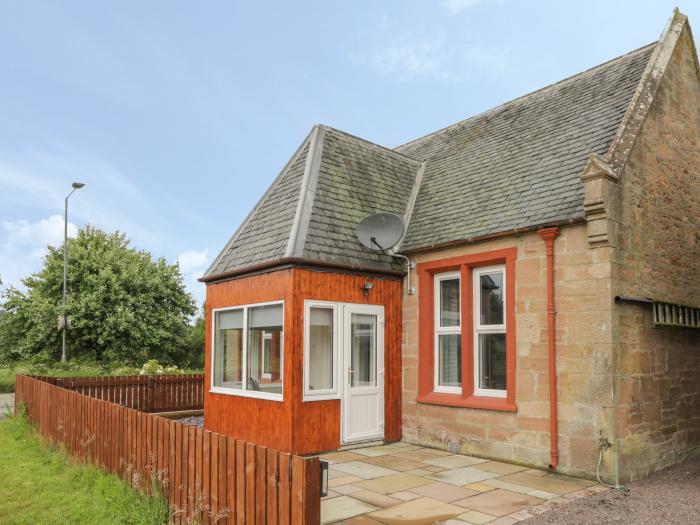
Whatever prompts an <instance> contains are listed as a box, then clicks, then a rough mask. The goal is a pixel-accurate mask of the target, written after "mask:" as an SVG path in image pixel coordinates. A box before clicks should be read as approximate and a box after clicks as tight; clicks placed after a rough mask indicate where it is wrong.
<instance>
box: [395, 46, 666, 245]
mask: <svg viewBox="0 0 700 525" xmlns="http://www.w3.org/2000/svg"><path fill="white" fill-rule="evenodd" d="M654 45H655V44H651V45H648V46H646V47H643V48H641V49H638V50H636V51H633V52H632V53H629V54H627V55H624V56H622V57H619V58H617V59H614V60H611V61H610V62H607V63H605V64H602V65H600V66H597V67H595V68H593V69H590V70H588V71H586V72H584V73H580V74H578V75H576V76H574V77H571V78H569V79H566V80H563V81H561V82H558V83H556V84H553V85H551V86H548V87H546V88H543V89H541V90H539V91H536V92H534V93H531V94H529V95H526V96H524V97H521V98H518V99H515V100H513V101H511V102H508V103H506V104H503V105H502V106H498V107H496V108H494V109H492V110H490V111H487V112H485V113H482V114H481V115H477V116H475V117H472V118H470V119H467V120H464V121H462V122H460V123H458V124H455V125H453V126H450V127H448V128H446V129H443V130H441V131H438V132H436V133H433V134H431V135H428V136H426V137H423V138H421V139H418V140H416V141H413V142H410V143H408V144H405V145H403V146H400V147H399V148H397V151H400V152H401V153H403V154H405V155H408V156H410V157H413V158H416V159H418V160H421V161H424V162H425V173H424V175H423V182H422V184H421V187H420V191H419V193H418V198H417V200H416V204H415V208H414V210H413V213H412V216H411V222H410V225H409V228H408V232H407V233H406V236H405V238H404V240H403V242H402V244H401V249H403V250H411V249H416V248H426V247H430V246H434V245H439V244H445V243H449V242H452V241H458V240H466V239H469V238H472V237H480V236H483V235H488V234H492V233H498V232H504V231H510V230H514V229H516V228H527V227H531V226H535V225H540V224H547V223H554V222H563V221H566V220H569V219H577V218H581V217H583V183H582V182H581V178H580V175H581V171H582V170H583V167H584V165H585V164H586V161H587V159H588V156H589V154H590V153H597V154H600V155H603V154H604V153H605V152H606V151H607V149H608V147H609V146H610V144H611V142H612V139H613V137H614V136H615V133H616V131H617V129H618V127H619V125H620V122H621V121H622V117H623V116H624V114H625V111H626V109H627V107H628V106H629V103H630V100H631V99H632V95H633V94H634V92H635V89H636V87H637V85H638V83H639V80H640V78H641V76H642V73H643V71H644V68H645V67H646V65H647V63H648V62H649V58H650V56H651V54H652V51H653V49H654Z"/></svg>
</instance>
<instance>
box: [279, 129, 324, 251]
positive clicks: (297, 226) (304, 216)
mask: <svg viewBox="0 0 700 525" xmlns="http://www.w3.org/2000/svg"><path fill="white" fill-rule="evenodd" d="M325 133H326V130H325V128H324V127H323V126H321V125H320V124H316V125H315V126H314V128H313V131H312V135H311V137H310V138H309V153H308V154H307V155H306V166H304V175H303V176H302V179H301V187H300V188H299V201H298V202H297V209H296V212H295V213H294V222H292V229H291V231H290V232H289V243H288V244H287V249H286V252H285V256H286V257H294V256H298V257H301V255H302V253H303V251H304V245H305V244H306V235H307V233H308V231H309V221H310V220H311V212H312V210H313V206H314V199H315V196H316V186H317V183H318V173H319V167H320V165H321V155H322V153H323V140H324V138H325Z"/></svg>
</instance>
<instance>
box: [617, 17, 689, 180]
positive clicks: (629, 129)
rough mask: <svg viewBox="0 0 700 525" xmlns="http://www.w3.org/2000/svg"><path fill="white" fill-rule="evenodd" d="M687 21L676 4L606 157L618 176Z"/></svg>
mask: <svg viewBox="0 0 700 525" xmlns="http://www.w3.org/2000/svg"><path fill="white" fill-rule="evenodd" d="M687 24H688V17H687V16H685V15H684V14H683V13H681V12H680V11H679V10H678V8H677V7H676V8H675V9H674V10H673V15H671V18H670V19H669V21H668V23H667V24H666V27H665V28H664V31H663V33H662V34H661V38H660V39H659V41H658V42H657V44H656V48H655V49H654V51H653V53H652V55H651V57H650V58H649V62H648V63H647V66H646V68H645V69H644V72H643V73H642V77H641V78H640V80H639V83H638V84H637V89H636V90H635V92H634V95H632V100H631V101H630V103H629V106H628V107H627V111H626V112H625V115H624V117H622V121H621V122H620V126H619V127H618V129H617V133H616V134H615V137H614V138H613V140H612V143H611V144H610V148H609V149H608V151H607V153H606V154H605V155H604V157H603V158H604V159H605V160H606V161H607V162H608V164H609V165H610V166H611V167H612V169H613V170H615V172H616V173H617V174H618V175H619V174H620V173H621V172H622V169H623V167H624V166H625V163H626V162H627V159H628V158H629V155H630V152H631V150H632V146H633V145H634V142H635V140H636V139H637V134H638V133H639V131H640V130H641V128H642V124H643V123H644V120H645V119H646V116H647V113H648V112H649V108H650V107H651V104H652V102H653V101H654V97H655V96H656V93H657V91H658V89H659V86H660V85H661V81H662V79H663V77H664V73H665V72H666V68H667V67H668V64H669V63H670V61H671V56H672V55H673V51H674V49H675V47H676V44H677V43H678V40H679V38H680V35H681V33H682V32H683V29H684V28H685V27H686V25H687Z"/></svg>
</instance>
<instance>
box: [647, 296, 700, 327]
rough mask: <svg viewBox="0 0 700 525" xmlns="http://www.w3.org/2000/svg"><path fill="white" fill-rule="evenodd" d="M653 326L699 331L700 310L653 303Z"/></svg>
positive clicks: (657, 302)
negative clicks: (695, 329) (696, 329)
mask: <svg viewBox="0 0 700 525" xmlns="http://www.w3.org/2000/svg"><path fill="white" fill-rule="evenodd" d="M654 325H655V326H676V327H681V328H698V329H700V308H692V307H690V306H680V305H677V304H670V303H662V302H659V301H654Z"/></svg>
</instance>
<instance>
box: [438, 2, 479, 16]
mask: <svg viewBox="0 0 700 525" xmlns="http://www.w3.org/2000/svg"><path fill="white" fill-rule="evenodd" d="M482 2H484V0H443V2H442V5H443V6H444V7H445V8H447V10H448V11H449V12H450V14H453V15H456V14H457V13H461V12H462V11H464V10H465V9H469V8H470V7H474V6H475V5H477V4H480V3H482Z"/></svg>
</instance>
